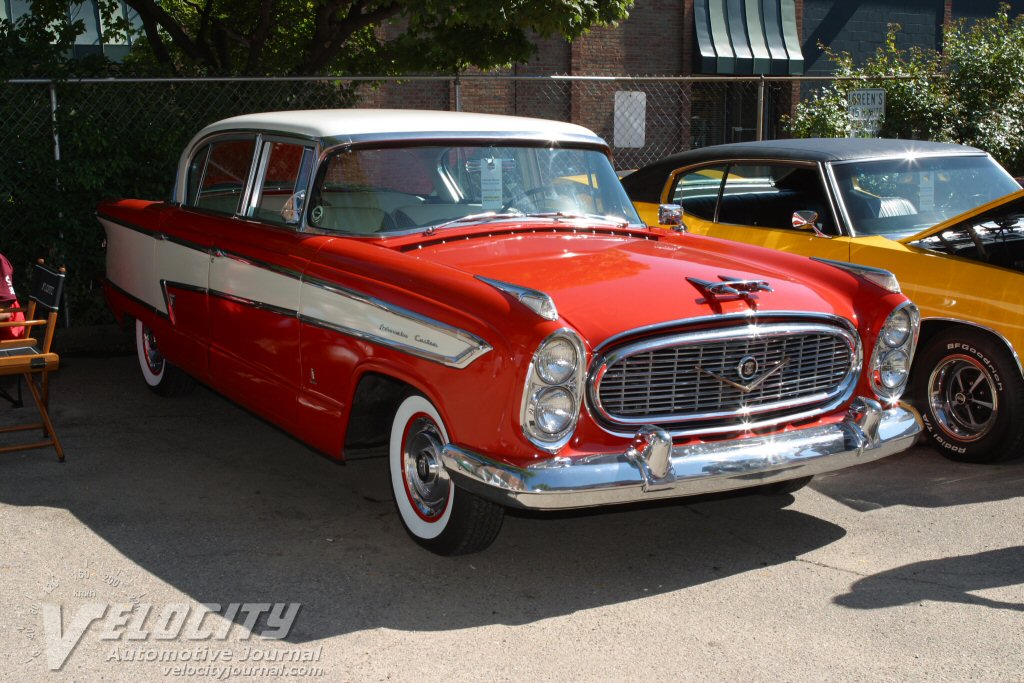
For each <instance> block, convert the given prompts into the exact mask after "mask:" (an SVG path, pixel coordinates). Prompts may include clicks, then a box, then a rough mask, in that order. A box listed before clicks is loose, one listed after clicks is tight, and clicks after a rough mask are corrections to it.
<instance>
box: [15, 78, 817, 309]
mask: <svg viewBox="0 0 1024 683" xmlns="http://www.w3.org/2000/svg"><path fill="white" fill-rule="evenodd" d="M826 83H827V81H809V80H807V79H794V78H757V77H746V78H735V77H733V78H714V77H679V78H658V77H636V78H626V77H622V78H610V77H571V76H547V77H538V76H528V77H523V76H491V75H461V76H459V77H448V76H409V77H403V78H357V79H333V78H295V79H283V78H250V79H244V78H238V79H227V78H225V79H199V80H195V79H160V80H153V79H116V80H115V79H84V80H80V81H70V82H51V81H45V80H19V81H9V82H6V83H0V116H2V120H3V121H4V125H3V127H2V129H0V149H2V150H3V154H2V155H0V230H2V233H0V234H2V238H0V240H2V241H0V251H3V252H5V253H6V254H7V255H8V256H9V257H10V258H11V260H12V262H14V263H19V264H26V268H27V264H29V263H31V262H32V261H33V260H34V258H36V257H38V256H43V257H46V258H49V259H50V260H52V261H56V262H60V263H65V264H67V265H68V266H69V270H70V271H71V272H72V275H73V276H74V281H73V284H72V287H71V288H70V291H71V296H72V301H71V308H72V309H74V310H75V311H76V313H77V319H78V321H79V322H92V321H94V319H97V318H99V319H102V318H103V317H104V316H105V315H106V312H105V307H104V306H103V305H102V302H101V301H100V298H99V294H98V289H97V288H96V287H95V278H96V277H97V276H99V275H101V274H102V272H103V263H102V260H103V259H102V248H101V241H102V238H103V237H102V232H101V231H100V229H99V227H98V224H97V223H96V221H95V219H94V217H93V211H94V208H95V206H96V204H97V202H99V201H100V200H102V199H105V198H109V197H142V198H151V199H162V198H165V197H168V196H169V194H170V190H171V184H172V183H173V178H174V170H175V166H176V164H177V160H178V155H179V154H180V152H181V150H182V149H183V147H184V146H185V144H186V143H187V141H188V140H189V139H190V138H191V136H192V135H194V134H195V132H196V131H198V130H199V129H200V128H201V127H203V126H204V125H206V124H208V123H211V122H213V121H216V120H218V119H222V118H225V117H228V116H233V115H237V114H243V113H249V112H255V111H273V110H286V109H325V108H344V107H369V108H403V109H435V110H461V111H469V112H484V113H495V114H510V115H520V116H533V117H539V118H548V119H557V120H562V121H571V122H573V123H578V124H581V125H583V126H586V127H588V128H590V129H592V130H594V131H596V132H597V133H598V134H599V135H600V136H601V137H603V138H604V139H605V140H607V141H608V143H609V144H610V145H611V146H612V151H613V156H614V161H615V165H616V167H617V168H619V169H631V168H636V167H639V166H642V165H644V164H646V163H649V162H652V161H655V160H657V159H659V158H661V157H663V156H666V155H668V154H672V153H675V152H678V151H681V150H685V149H691V148H696V147H704V146H707V145H714V144H721V143H727V142H739V141H747V140H755V139H762V138H763V139H771V138H778V137H784V136H785V134H786V133H785V127H784V123H783V122H784V117H785V116H787V115H789V114H791V113H792V111H793V109H794V107H795V105H796V103H797V102H799V101H800V99H801V98H802V97H807V95H808V94H809V93H810V92H812V91H813V90H814V89H816V88H820V87H821V86H822V85H824V84H826Z"/></svg>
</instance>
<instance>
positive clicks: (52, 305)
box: [29, 263, 64, 311]
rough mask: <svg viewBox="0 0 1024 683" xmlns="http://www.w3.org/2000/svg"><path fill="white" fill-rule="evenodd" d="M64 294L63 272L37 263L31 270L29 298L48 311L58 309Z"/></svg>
mask: <svg viewBox="0 0 1024 683" xmlns="http://www.w3.org/2000/svg"><path fill="white" fill-rule="evenodd" d="M63 294H64V273H61V272H58V271H56V270H51V269H50V268H48V267H46V266H45V265H43V264H41V263H37V264H36V265H35V268H34V269H33V271H32V293H31V295H29V298H30V299H31V300H32V301H35V302H36V304H37V305H38V306H42V307H43V308H45V309H46V310H48V311H56V310H59V309H60V298H61V296H62V295H63Z"/></svg>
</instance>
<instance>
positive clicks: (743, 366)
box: [736, 356, 759, 382]
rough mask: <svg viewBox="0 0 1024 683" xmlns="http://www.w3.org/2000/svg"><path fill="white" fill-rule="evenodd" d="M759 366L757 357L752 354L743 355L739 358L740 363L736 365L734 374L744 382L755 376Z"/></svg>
mask: <svg viewBox="0 0 1024 683" xmlns="http://www.w3.org/2000/svg"><path fill="white" fill-rule="evenodd" d="M758 369H759V366H758V364H757V359H756V358H754V357H753V356H745V357H744V358H742V359H741V360H740V364H739V365H738V366H737V367H736V374H737V375H739V376H740V379H741V380H743V381H744V382H749V381H750V380H752V379H754V377H756V376H757V371H758Z"/></svg>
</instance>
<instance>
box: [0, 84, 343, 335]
mask: <svg viewBox="0 0 1024 683" xmlns="http://www.w3.org/2000/svg"><path fill="white" fill-rule="evenodd" d="M54 94H55V95H56V98H57V101H58V102H59V103H60V106H59V108H58V109H57V118H56V124H57V126H56V130H57V133H58V135H59V142H60V161H56V160H55V159H54V156H55V155H54V139H53V128H52V127H51V123H50V116H51V112H50V90H49V86H47V85H46V84H41V85H34V84H0V117H2V118H3V120H4V121H5V122H6V126H7V128H8V130H9V133H8V134H7V135H4V136H3V140H4V143H5V149H4V154H3V155H2V156H0V250H2V251H3V252H4V253H5V254H6V255H7V256H8V258H10V260H11V262H12V263H13V264H15V266H16V267H18V268H19V269H20V268H24V269H25V270H24V272H23V273H22V272H20V271H19V274H20V275H22V277H21V279H20V285H21V286H20V288H19V293H24V290H25V286H26V285H27V280H26V279H24V278H25V277H27V273H28V269H29V266H30V264H31V263H32V262H34V260H35V259H36V258H38V257H44V258H46V259H47V261H49V262H51V263H57V264H61V265H66V266H67V268H68V273H69V281H68V296H69V306H68V308H69V310H70V312H71V316H72V320H73V322H74V323H75V324H89V323H95V322H101V321H107V320H109V313H108V312H107V307H106V305H105V304H104V302H103V301H102V296H101V293H100V290H99V287H98V286H97V283H98V280H99V278H100V277H101V276H102V275H103V273H104V267H105V266H104V258H105V255H104V251H103V239H104V235H103V230H102V228H101V226H100V225H99V222H98V221H97V220H96V216H95V213H96V205H97V204H98V203H99V202H100V201H102V200H104V199H116V198H122V197H141V198H148V199H164V198H169V197H170V195H171V190H172V185H173V183H174V174H175V169H176V168H177V162H178V157H179V155H180V154H181V151H182V149H184V147H185V145H186V144H187V143H188V141H189V139H190V138H191V137H192V135H194V134H195V133H196V131H198V130H199V128H201V127H202V126H204V125H206V124H207V123H210V122H212V121H216V120H218V119H222V118H225V117H228V116H233V115H236V114H241V113H245V112H252V111H268V110H274V109H304V108H323V107H327V106H338V107H344V106H349V105H351V103H352V100H351V97H352V92H351V91H350V90H348V89H346V88H344V87H342V86H338V85H335V84H331V83H304V82H288V83H265V82H264V83H260V82H256V83H231V82H229V83H144V84H139V83H134V84H125V83H99V84H74V83H72V84H66V83H57V84H56V86H55V93H54ZM11 133H16V135H15V134H11Z"/></svg>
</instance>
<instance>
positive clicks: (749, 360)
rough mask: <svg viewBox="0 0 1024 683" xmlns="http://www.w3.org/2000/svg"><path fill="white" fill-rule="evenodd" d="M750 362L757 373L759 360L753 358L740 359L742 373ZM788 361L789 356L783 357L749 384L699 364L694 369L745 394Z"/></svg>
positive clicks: (746, 378)
mask: <svg viewBox="0 0 1024 683" xmlns="http://www.w3.org/2000/svg"><path fill="white" fill-rule="evenodd" d="M750 363H752V364H753V366H754V372H755V373H756V372H757V361H756V360H754V359H753V358H744V359H743V360H742V361H740V366H739V369H740V371H741V373H742V369H743V366H744V365H747V364H750ZM787 363H789V359H788V358H783V359H782V360H780V361H779V362H778V363H776V364H775V365H774V366H772V369H771V370H769V371H768V372H766V373H764V374H763V375H761V376H760V377H758V378H757V379H754V380H753V381H752V382H748V383H747V384H740V383H739V382H733V381H732V380H731V379H727V378H725V377H722V376H721V375H716V374H715V373H713V372H711V371H710V370H705V369H704V368H702V367H701V366H699V365H697V366H695V367H694V368H693V369H694V370H696V371H697V372H701V373H704V374H705V375H707V376H708V377H714V378H715V379H717V380H718V381H719V382H721V383H722V384H728V385H729V386H730V387H734V388H736V389H739V390H740V392H742V393H744V394H749V393H750V392H751V391H753V390H754V389H757V388H758V387H759V386H761V385H762V384H764V381H765V380H766V379H768V378H769V377H771V376H772V375H774V374H775V373H777V372H778V371H779V370H781V369H782V368H784V367H786V364H787ZM740 377H741V379H745V380H750V379H753V377H743V375H742V374H741V375H740Z"/></svg>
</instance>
